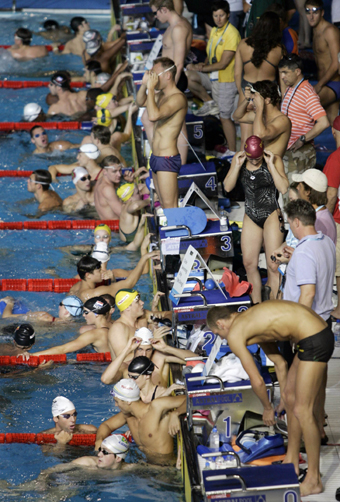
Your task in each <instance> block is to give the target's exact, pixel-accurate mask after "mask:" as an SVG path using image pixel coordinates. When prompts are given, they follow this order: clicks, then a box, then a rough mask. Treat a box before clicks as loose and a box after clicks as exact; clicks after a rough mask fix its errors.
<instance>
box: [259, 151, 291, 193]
mask: <svg viewBox="0 0 340 502" xmlns="http://www.w3.org/2000/svg"><path fill="white" fill-rule="evenodd" d="M264 158H265V160H266V162H267V166H268V170H269V172H270V174H271V175H272V177H273V180H274V183H275V187H276V188H277V190H278V191H279V192H280V193H282V194H285V193H286V192H287V190H288V187H289V181H288V178H287V176H286V173H285V169H284V165H283V160H282V159H281V157H279V156H278V155H274V154H273V153H272V152H270V151H269V150H266V149H265V150H264Z"/></svg>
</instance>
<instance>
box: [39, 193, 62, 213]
mask: <svg viewBox="0 0 340 502" xmlns="http://www.w3.org/2000/svg"><path fill="white" fill-rule="evenodd" d="M62 205H63V201H62V199H61V198H60V197H59V195H58V194H57V193H56V192H53V191H52V190H47V191H46V192H43V198H42V200H41V202H40V204H39V207H38V209H39V211H50V210H51V209H55V208H56V207H61V206H62Z"/></svg>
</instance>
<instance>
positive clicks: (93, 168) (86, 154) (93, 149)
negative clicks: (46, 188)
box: [48, 143, 103, 185]
mask: <svg viewBox="0 0 340 502" xmlns="http://www.w3.org/2000/svg"><path fill="white" fill-rule="evenodd" d="M99 156H100V151H99V149H98V147H97V146H96V145H94V144H93V143H87V144H86V145H82V146H81V147H80V148H79V150H78V155H77V162H75V163H73V164H55V165H52V166H49V168H48V170H49V172H50V173H51V175H52V179H53V181H55V180H56V177H57V174H58V173H59V174H72V172H73V170H74V169H76V168H77V167H80V166H81V167H84V168H85V169H86V170H87V171H88V173H89V175H90V176H91V184H92V185H94V184H95V182H96V181H97V180H98V178H99V176H101V174H102V171H103V168H102V167H100V166H99V165H98V164H97V162H96V160H97V159H98V157H99Z"/></svg>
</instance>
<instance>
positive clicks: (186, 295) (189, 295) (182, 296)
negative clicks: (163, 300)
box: [174, 291, 208, 307]
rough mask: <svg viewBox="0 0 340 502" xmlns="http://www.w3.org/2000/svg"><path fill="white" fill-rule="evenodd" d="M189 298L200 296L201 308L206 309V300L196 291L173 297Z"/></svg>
mask: <svg viewBox="0 0 340 502" xmlns="http://www.w3.org/2000/svg"><path fill="white" fill-rule="evenodd" d="M191 296H200V297H201V298H202V300H203V306H204V307H207V306H208V304H207V300H206V298H205V296H204V295H203V294H202V293H199V292H198V291H191V292H190V293H182V294H181V295H174V298H190V297H191Z"/></svg>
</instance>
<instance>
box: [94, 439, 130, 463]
mask: <svg viewBox="0 0 340 502" xmlns="http://www.w3.org/2000/svg"><path fill="white" fill-rule="evenodd" d="M101 446H102V447H104V448H105V449H107V450H110V451H111V452H112V453H115V455H116V456H117V457H120V458H123V459H124V458H125V457H126V455H127V454H128V451H129V448H130V445H129V442H128V440H127V439H126V437H125V436H123V435H122V434H112V436H108V437H107V438H105V439H104V440H103V441H102V444H101Z"/></svg>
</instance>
